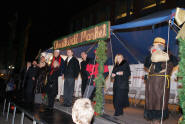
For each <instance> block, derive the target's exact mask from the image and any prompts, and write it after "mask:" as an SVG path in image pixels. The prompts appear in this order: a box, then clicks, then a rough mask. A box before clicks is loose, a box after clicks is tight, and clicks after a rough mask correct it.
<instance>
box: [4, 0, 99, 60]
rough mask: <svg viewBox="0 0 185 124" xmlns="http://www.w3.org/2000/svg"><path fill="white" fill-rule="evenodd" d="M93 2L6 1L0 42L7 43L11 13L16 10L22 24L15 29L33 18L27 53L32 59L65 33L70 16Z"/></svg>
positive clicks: (93, 0) (70, 0)
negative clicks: (40, 50)
mask: <svg viewBox="0 0 185 124" xmlns="http://www.w3.org/2000/svg"><path fill="white" fill-rule="evenodd" d="M96 1H97V0H87V1H85V2H84V1H82V0H81V1H80V0H78V1H77V0H75V1H73V0H67V1H65V2H64V0H62V1H61V2H54V1H49V0H37V1H21V2H20V1H14V2H13V1H7V3H5V9H4V11H3V19H4V20H5V21H4V20H3V23H2V24H3V25H2V26H1V27H3V28H1V30H2V31H3V32H4V35H3V37H2V38H1V39H2V40H1V41H3V42H8V34H9V30H8V20H11V18H12V13H13V12H15V11H19V20H21V21H20V22H19V23H21V24H19V25H18V27H17V28H20V27H21V25H23V24H24V22H25V20H26V19H27V18H28V17H30V18H31V20H32V26H31V30H30V37H29V44H28V49H27V55H29V56H30V58H34V56H36V54H37V53H38V51H39V49H42V50H46V49H47V48H49V47H51V46H52V41H53V40H54V39H56V38H58V37H61V36H64V35H66V34H67V33H68V32H67V30H68V29H67V28H69V27H67V26H68V22H69V20H70V17H71V16H73V15H75V14H77V13H78V12H79V11H83V9H84V8H87V7H88V6H90V5H92V4H94V3H96ZM12 2H13V3H12ZM20 16H21V17H20Z"/></svg>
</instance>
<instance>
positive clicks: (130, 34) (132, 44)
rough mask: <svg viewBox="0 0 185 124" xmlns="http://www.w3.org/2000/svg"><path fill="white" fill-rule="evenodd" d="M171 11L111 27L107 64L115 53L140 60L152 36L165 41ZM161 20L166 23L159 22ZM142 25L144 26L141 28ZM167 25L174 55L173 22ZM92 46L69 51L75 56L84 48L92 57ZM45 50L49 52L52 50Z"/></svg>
mask: <svg viewBox="0 0 185 124" xmlns="http://www.w3.org/2000/svg"><path fill="white" fill-rule="evenodd" d="M174 12H175V10H166V11H163V12H157V13H154V14H151V15H149V16H146V17H143V18H140V19H137V20H135V21H132V22H128V23H125V24H120V25H115V26H111V38H110V41H108V42H107V48H108V50H107V56H108V60H107V64H112V60H113V58H114V57H115V55H116V54H118V53H121V54H123V55H124V57H125V59H126V60H128V62H129V63H130V64H137V63H143V62H144V60H145V57H146V56H147V55H148V53H149V48H150V46H151V45H152V43H153V40H154V38H155V37H162V38H164V39H165V40H166V41H168V27H169V26H168V20H172V22H173V20H174V19H173V15H174ZM162 22H166V23H163V24H161V23H162ZM157 24H161V25H157ZM156 25H157V26H156ZM146 26H148V27H147V28H143V27H146ZM171 26H172V28H169V29H170V30H169V48H170V51H171V52H172V54H174V55H175V56H178V45H177V41H176V38H175V37H176V35H177V34H176V32H177V31H178V30H177V29H175V27H173V25H171ZM138 28H139V29H138ZM127 29H129V30H127ZM130 29H131V30H130ZM96 47H97V44H90V45H85V46H80V47H77V48H73V51H74V53H75V56H77V57H80V53H81V52H82V51H86V52H87V53H88V56H89V57H90V58H94V52H93V51H94V50H95V48H96ZM111 48H112V50H111ZM111 51H113V52H111ZM46 52H52V50H48V51H46ZM61 54H64V55H66V51H65V50H64V51H61Z"/></svg>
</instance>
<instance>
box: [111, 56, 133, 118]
mask: <svg viewBox="0 0 185 124" xmlns="http://www.w3.org/2000/svg"><path fill="white" fill-rule="evenodd" d="M130 74H131V72H130V67H129V64H128V63H127V61H126V60H125V59H124V57H123V55H121V54H117V55H116V57H115V66H114V68H113V71H112V75H111V76H112V77H113V78H114V84H113V105H114V109H115V113H114V116H120V115H123V108H125V107H127V106H129V99H128V92H129V83H128V80H129V76H130Z"/></svg>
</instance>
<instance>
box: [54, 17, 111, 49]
mask: <svg viewBox="0 0 185 124" xmlns="http://www.w3.org/2000/svg"><path fill="white" fill-rule="evenodd" d="M108 38H110V22H109V21H106V22H103V23H100V24H97V25H95V26H91V27H88V28H85V29H83V30H81V31H78V32H76V33H74V34H70V35H68V36H65V37H63V38H61V39H58V40H55V41H54V42H53V48H54V49H61V50H62V49H66V48H71V47H77V46H80V45H84V44H88V43H93V42H96V41H98V40H106V39H108Z"/></svg>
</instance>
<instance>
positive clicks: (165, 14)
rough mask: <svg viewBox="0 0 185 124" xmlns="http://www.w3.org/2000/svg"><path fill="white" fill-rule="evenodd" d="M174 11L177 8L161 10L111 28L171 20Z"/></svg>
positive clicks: (125, 27)
mask: <svg viewBox="0 0 185 124" xmlns="http://www.w3.org/2000/svg"><path fill="white" fill-rule="evenodd" d="M174 12H175V9H173V10H165V11H162V12H161V11H160V12H157V13H154V14H151V15H148V16H145V17H142V18H139V19H136V20H134V21H131V22H128V23H124V24H120V25H114V26H111V30H118V29H129V28H137V27H143V26H150V25H154V24H158V23H161V22H164V21H167V20H170V18H171V15H172V13H174Z"/></svg>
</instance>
